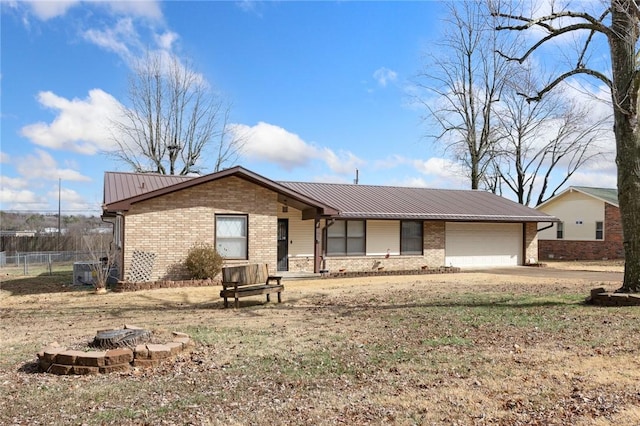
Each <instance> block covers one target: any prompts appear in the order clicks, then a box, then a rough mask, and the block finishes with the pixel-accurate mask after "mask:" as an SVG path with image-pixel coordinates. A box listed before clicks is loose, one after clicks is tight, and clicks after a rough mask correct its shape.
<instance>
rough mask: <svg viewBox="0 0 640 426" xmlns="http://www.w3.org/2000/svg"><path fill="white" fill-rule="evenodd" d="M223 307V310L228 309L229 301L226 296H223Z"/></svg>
mask: <svg viewBox="0 0 640 426" xmlns="http://www.w3.org/2000/svg"><path fill="white" fill-rule="evenodd" d="M224 307H225V308H228V307H229V301H228V300H227V296H224Z"/></svg>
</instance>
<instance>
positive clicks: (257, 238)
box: [123, 176, 277, 281]
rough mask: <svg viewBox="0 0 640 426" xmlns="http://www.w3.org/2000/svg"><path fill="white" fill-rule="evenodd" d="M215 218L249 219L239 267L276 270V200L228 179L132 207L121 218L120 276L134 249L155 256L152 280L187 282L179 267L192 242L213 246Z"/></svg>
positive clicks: (265, 192) (257, 188) (259, 189)
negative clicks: (262, 265) (265, 266)
mask: <svg viewBox="0 0 640 426" xmlns="http://www.w3.org/2000/svg"><path fill="white" fill-rule="evenodd" d="M216 214H248V228H249V235H248V251H249V259H248V260H243V261H241V262H239V263H247V262H251V263H267V264H269V270H272V271H275V270H276V258H277V245H276V232H277V227H276V225H277V216H276V215H277V196H276V194H275V193H274V192H273V191H270V190H268V189H266V188H263V187H261V186H258V185H255V184H252V183H250V182H247V181H246V180H244V179H241V178H238V177H235V176H232V177H228V178H224V179H220V180H217V181H213V182H208V183H205V184H202V185H198V186H195V187H192V188H188V189H184V190H181V191H177V192H174V193H170V194H167V195H165V196H161V197H157V198H153V199H150V200H147V201H143V202H141V203H138V204H134V205H133V206H132V208H131V210H129V211H128V212H127V213H126V215H125V226H124V246H125V252H124V255H123V257H124V268H123V271H124V273H125V276H126V272H127V271H128V270H129V268H130V267H131V259H132V254H133V251H134V250H139V251H144V252H153V253H155V254H156V259H155V264H154V268H153V272H152V274H151V280H152V281H158V280H181V279H187V278H189V277H188V274H187V273H186V271H185V270H184V267H183V265H182V262H183V261H184V258H185V256H186V254H187V251H188V250H189V248H190V247H192V246H193V244H195V243H196V242H206V243H210V244H215V215H216ZM227 263H229V264H233V263H238V262H232V261H230V262H227Z"/></svg>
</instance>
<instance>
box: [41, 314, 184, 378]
mask: <svg viewBox="0 0 640 426" xmlns="http://www.w3.org/2000/svg"><path fill="white" fill-rule="evenodd" d="M152 336H153V333H152V332H151V331H149V330H144V329H141V328H139V327H133V326H125V327H124V328H123V329H115V330H101V331H98V332H97V334H96V336H95V338H94V340H93V341H92V342H91V343H90V346H91V347H93V348H98V349H100V350H77V349H69V348H66V347H62V346H60V344H58V343H52V344H51V345H49V346H47V347H45V348H44V349H42V350H41V351H40V352H39V353H38V365H39V367H40V371H42V372H46V373H52V374H59V375H66V374H80V375H82V374H105V373H113V372H119V371H120V372H121V371H128V370H130V369H131V368H132V367H142V368H150V367H157V366H159V365H160V364H161V363H162V362H165V361H167V360H170V359H172V358H173V357H175V356H176V355H177V354H179V353H181V352H183V351H186V350H189V349H190V348H191V347H193V341H192V340H191V338H190V337H189V335H188V334H185V333H180V332H177V331H174V332H172V333H171V336H170V338H169V339H170V341H168V342H166V343H149V342H150V341H151V340H152Z"/></svg>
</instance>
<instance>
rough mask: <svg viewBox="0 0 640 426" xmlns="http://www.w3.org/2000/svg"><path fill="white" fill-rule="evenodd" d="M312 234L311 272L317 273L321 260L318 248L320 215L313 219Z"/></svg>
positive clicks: (320, 251)
mask: <svg viewBox="0 0 640 426" xmlns="http://www.w3.org/2000/svg"><path fill="white" fill-rule="evenodd" d="M313 234H314V235H313V237H314V239H315V240H314V244H313V273H314V274H317V273H319V272H320V268H321V265H320V262H322V256H321V253H322V250H321V249H320V238H321V234H322V231H321V230H320V217H318V216H316V217H315V219H313Z"/></svg>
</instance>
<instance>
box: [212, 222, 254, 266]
mask: <svg viewBox="0 0 640 426" xmlns="http://www.w3.org/2000/svg"><path fill="white" fill-rule="evenodd" d="M247 234H248V233H247V216H226V215H216V250H218V253H220V255H221V256H222V257H224V258H225V259H248V253H247Z"/></svg>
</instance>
